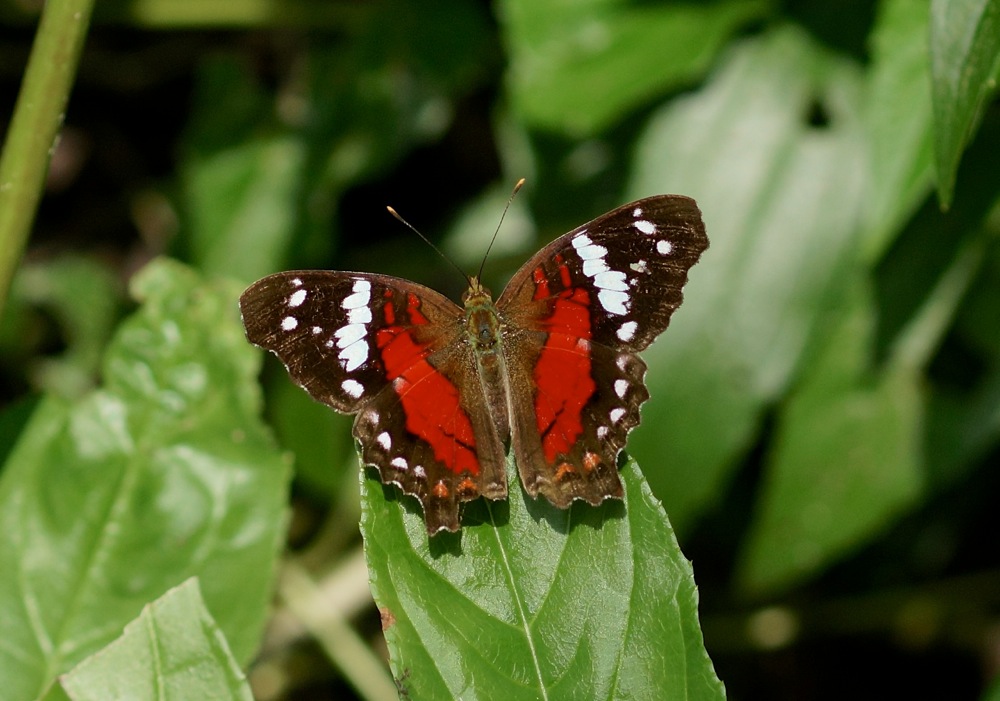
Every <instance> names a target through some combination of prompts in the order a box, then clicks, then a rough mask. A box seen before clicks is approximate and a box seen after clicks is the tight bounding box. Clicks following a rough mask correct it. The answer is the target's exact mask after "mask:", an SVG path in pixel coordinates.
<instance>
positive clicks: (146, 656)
mask: <svg viewBox="0 0 1000 701" xmlns="http://www.w3.org/2000/svg"><path fill="white" fill-rule="evenodd" d="M109 696H113V697H116V698H128V699H178V700H180V699H219V700H220V701H221V700H222V699H234V700H236V699H240V700H242V701H249V699H252V698H253V696H252V695H251V694H250V688H249V687H248V686H247V684H246V679H245V677H244V675H243V672H242V670H240V666H239V664H238V663H237V662H236V660H235V659H234V658H233V655H232V653H231V652H230V651H229V646H228V645H226V639H225V637H224V636H223V635H222V634H221V631H220V630H219V627H218V626H217V625H216V623H215V621H214V620H213V619H212V616H211V614H210V613H209V612H208V609H206V608H205V602H204V600H203V599H202V598H201V592H200V591H198V580H196V579H189V580H188V581H186V582H184V583H183V584H181V585H180V586H178V587H176V588H175V589H172V590H170V591H168V592H166V593H165V594H164V595H163V596H161V597H160V598H159V599H157V600H156V601H154V602H152V603H151V604H149V605H148V606H146V607H144V608H143V610H142V613H141V614H139V616H138V617H137V618H136V620H134V621H132V622H131V623H129V624H128V625H126V626H125V632H124V633H123V634H122V635H121V637H119V638H118V639H117V640H115V641H114V642H112V643H109V644H108V645H107V646H106V647H105V648H104V649H103V650H102V651H101V653H100V654H95V655H92V656H90V657H88V658H87V659H85V660H84V661H83V662H81V663H80V664H78V665H77V666H76V667H74V668H73V670H72V671H70V672H68V673H67V674H64V675H63V676H62V677H60V679H59V681H58V685H57V686H56V687H53V688H52V689H51V690H50V691H49V693H47V694H46V695H45V696H44V697H43V698H44V699H46V701H55V699H63V698H69V699H74V700H75V701H88V700H91V699H92V700H93V701H97V700H98V699H107V698H108V697H109Z"/></svg>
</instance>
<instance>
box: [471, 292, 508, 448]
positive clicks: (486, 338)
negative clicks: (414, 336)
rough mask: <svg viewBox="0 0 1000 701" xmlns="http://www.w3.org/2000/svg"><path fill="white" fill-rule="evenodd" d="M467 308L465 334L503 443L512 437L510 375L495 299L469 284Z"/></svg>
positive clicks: (488, 293)
mask: <svg viewBox="0 0 1000 701" xmlns="http://www.w3.org/2000/svg"><path fill="white" fill-rule="evenodd" d="M462 301H463V303H464V304H465V331H466V338H467V340H468V343H469V345H470V346H471V347H472V349H473V353H474V355H475V358H476V369H477V371H478V375H479V381H480V384H481V386H482V388H483V394H485V395H486V402H487V404H488V405H489V407H490V414H491V415H492V416H493V418H494V421H495V422H496V423H497V431H498V433H499V434H500V438H501V440H504V441H506V440H507V438H508V434H509V430H510V429H509V423H508V416H509V402H508V398H507V394H508V392H509V387H508V386H507V382H508V374H507V371H506V367H505V360H504V354H503V347H502V343H501V334H500V328H501V323H500V316H499V315H498V313H497V307H496V305H495V304H494V303H493V295H491V294H490V291H489V290H488V289H486V288H485V287H483V286H482V284H481V283H480V282H479V280H478V279H477V278H472V279H471V280H470V282H469V289H468V290H466V292H465V294H464V295H463V297H462Z"/></svg>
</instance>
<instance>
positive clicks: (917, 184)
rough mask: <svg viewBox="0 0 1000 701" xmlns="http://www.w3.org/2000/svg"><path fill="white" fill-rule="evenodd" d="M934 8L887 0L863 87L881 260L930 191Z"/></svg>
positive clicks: (868, 242) (869, 201)
mask: <svg viewBox="0 0 1000 701" xmlns="http://www.w3.org/2000/svg"><path fill="white" fill-rule="evenodd" d="M929 14H930V12H929V7H928V4H927V3H925V2H913V0H883V2H882V3H881V5H880V12H879V17H878V23H877V24H876V26H875V29H874V31H873V33H872V39H871V43H872V62H871V66H870V67H869V70H868V73H867V79H866V85H865V92H866V95H865V97H866V99H865V103H864V104H865V111H864V117H865V126H866V128H867V133H868V166H869V168H870V169H871V177H870V178H869V180H868V183H869V190H868V193H867V197H866V198H865V229H866V231H865V234H864V241H863V243H862V245H863V246H864V249H865V250H864V253H865V257H866V258H868V259H869V260H878V258H879V256H880V255H881V254H882V252H883V251H884V250H885V248H886V247H887V246H889V245H890V244H891V243H892V241H893V238H894V236H895V235H896V234H897V233H898V231H899V229H900V228H901V227H902V226H903V224H904V223H905V222H906V220H907V219H908V218H909V217H910V216H912V214H913V212H914V209H915V208H916V207H917V206H918V205H919V204H920V201H921V200H922V199H923V198H924V197H926V195H927V193H928V191H929V190H930V188H931V183H932V177H933V170H932V153H933V150H932V143H933V139H932V136H933V131H932V126H933V125H932V123H933V120H932V111H931V90H930V56H929V55H928V51H927V32H928V22H929Z"/></svg>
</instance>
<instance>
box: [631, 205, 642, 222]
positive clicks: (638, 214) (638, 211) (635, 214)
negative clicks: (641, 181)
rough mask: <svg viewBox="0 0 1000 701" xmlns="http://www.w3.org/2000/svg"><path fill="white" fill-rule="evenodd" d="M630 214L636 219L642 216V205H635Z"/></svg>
mask: <svg viewBox="0 0 1000 701" xmlns="http://www.w3.org/2000/svg"><path fill="white" fill-rule="evenodd" d="M632 216H633V217H635V218H636V219H638V218H639V217H641V216H642V207H636V208H635V209H633V210H632Z"/></svg>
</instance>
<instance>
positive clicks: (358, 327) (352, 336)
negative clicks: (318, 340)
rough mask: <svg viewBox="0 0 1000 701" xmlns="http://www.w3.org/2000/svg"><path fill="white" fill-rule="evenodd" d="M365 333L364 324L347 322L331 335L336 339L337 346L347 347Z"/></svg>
mask: <svg viewBox="0 0 1000 701" xmlns="http://www.w3.org/2000/svg"><path fill="white" fill-rule="evenodd" d="M366 333H367V331H366V330H365V325H364V324H348V325H347V326H341V327H340V328H339V329H337V330H336V331H334V332H333V335H334V336H335V337H336V339H337V347H338V348H347V347H348V346H349V345H351V344H352V343H354V342H355V341H359V340H361V339H362V338H364V337H365V334H366Z"/></svg>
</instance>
